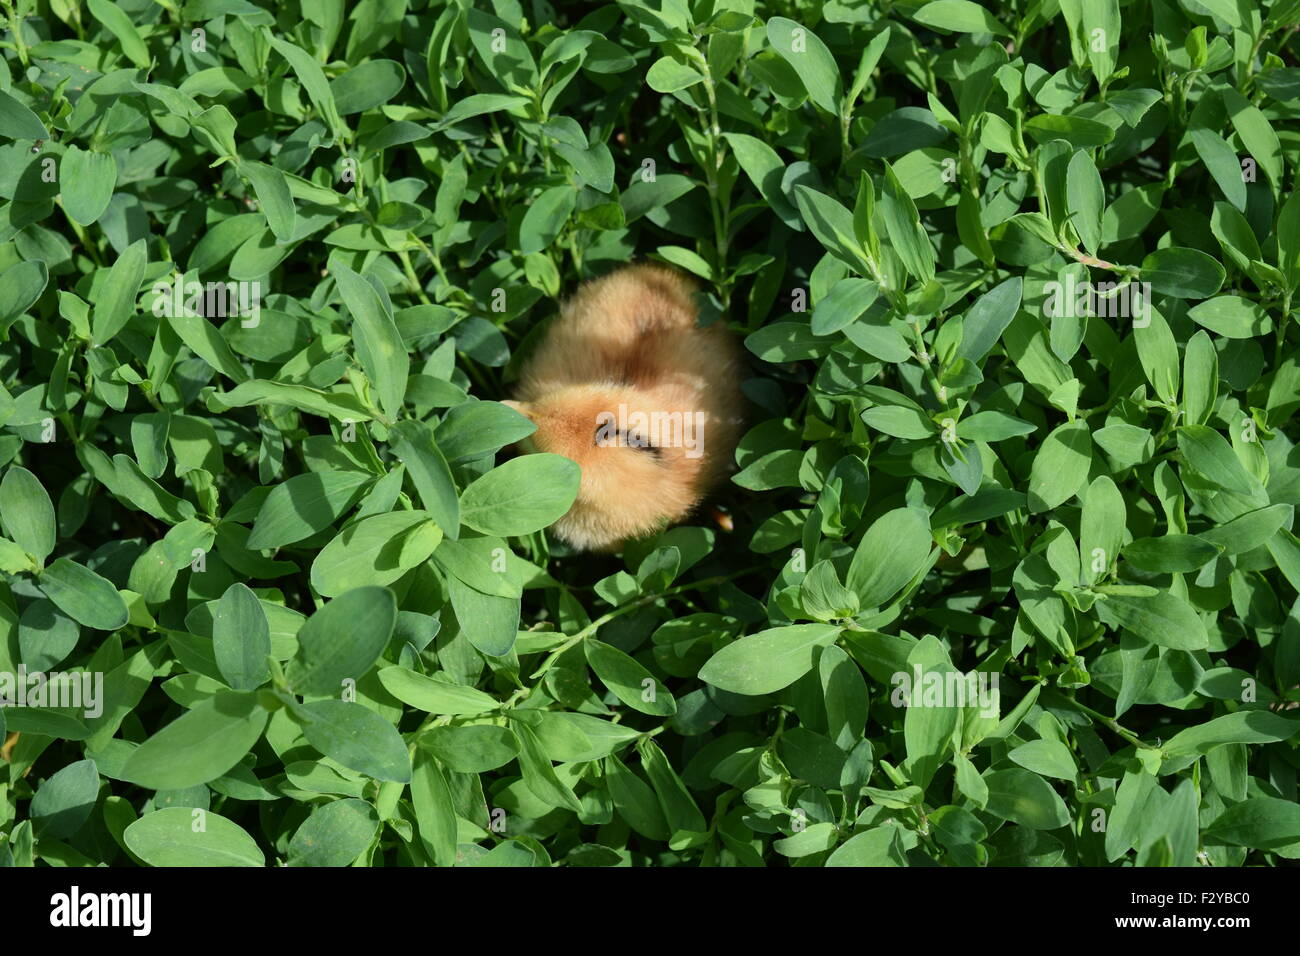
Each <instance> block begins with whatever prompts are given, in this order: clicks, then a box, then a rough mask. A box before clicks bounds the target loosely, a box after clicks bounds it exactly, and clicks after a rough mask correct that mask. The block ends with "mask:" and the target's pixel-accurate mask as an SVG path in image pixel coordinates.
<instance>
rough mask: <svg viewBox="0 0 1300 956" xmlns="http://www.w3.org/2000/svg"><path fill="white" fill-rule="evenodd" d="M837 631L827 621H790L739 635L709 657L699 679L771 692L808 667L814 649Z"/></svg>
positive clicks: (738, 690)
mask: <svg viewBox="0 0 1300 956" xmlns="http://www.w3.org/2000/svg"><path fill="white" fill-rule="evenodd" d="M839 633H840V629H839V628H838V627H832V626H830V625H828V624H794V625H790V626H788V627H773V628H769V629H768V630H765V631H760V632H758V633H757V634H750V635H747V636H745V637H741V638H739V639H737V640H735V641H732V642H731V643H730V644H728V645H726V646H725V647H723V648H722V650H720V651H718V652H717V653H716V654H714V655H713V656H712V657H711V658H709V660H708V661H707V662H706V663H705V665H704V666H703V667H701V668H700V674H699V676H700V680H702V681H704V682H705V683H706V684H712V685H713V686H714V687H717V688H719V689H721V690H726V691H731V692H732V693H733V694H745V695H746V696H749V697H757V696H759V695H761V694H772V693H775V692H776V691H778V690H780V689H781V688H783V687H788V686H789V685H790V684H793V683H794V682H795V681H797V680H798V679H799V678H800V677H802V676H803V675H804V674H806V673H808V671H810V670H812V668H813V665H814V664H815V663H816V655H817V649H818V648H822V647H825V646H827V645H828V644H830V643H832V642H833V641H834V640H835V638H836V637H837V636H838V635H839Z"/></svg>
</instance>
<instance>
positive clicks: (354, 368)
mask: <svg viewBox="0 0 1300 956" xmlns="http://www.w3.org/2000/svg"><path fill="white" fill-rule="evenodd" d="M6 10H7V11H9V16H8V18H7V23H6V25H5V27H6V32H5V34H4V38H3V41H0V49H2V50H3V57H4V64H5V69H4V70H3V71H0V339H3V341H0V429H2V431H0V468H3V478H2V479H0V531H2V532H3V535H2V536H0V579H2V580H3V585H2V586H0V694H3V695H4V696H6V697H9V698H11V699H10V700H8V701H7V703H8V704H10V706H5V707H4V708H2V709H0V733H3V734H8V735H17V736H16V737H12V738H11V739H10V741H9V746H8V747H7V748H6V750H5V762H4V763H3V764H0V865H20V866H22V865H33V864H38V865H54V866H65V865H73V866H89V865H95V864H101V863H108V864H111V865H131V864H136V865H151V866H168V865H193V864H211V865H227V866H262V865H277V864H288V865H295V866H343V865H349V864H353V863H357V864H361V865H430V864H432V865H440V866H445V865H471V866H472V865H484V866H546V865H555V864H564V865H571V866H617V865H665V866H668V865H740V866H760V865H798V866H807V865H831V866H861V865H873V866H907V865H923V864H933V863H938V864H941V865H953V866H981V865H988V864H996V865H1062V864H1064V865H1142V866H1146V865H1192V864H1196V863H1200V864H1208V865H1214V866H1220V867H1222V866H1242V865H1274V864H1276V863H1277V862H1279V861H1281V860H1293V859H1296V858H1300V814H1298V813H1297V810H1296V791H1297V769H1300V760H1297V756H1296V751H1295V747H1294V744H1295V741H1296V740H1297V737H1300V719H1297V717H1296V716H1295V714H1294V708H1295V707H1296V705H1297V703H1298V702H1300V693H1298V692H1297V687H1298V686H1300V601H1298V600H1297V589H1298V588H1300V538H1297V537H1296V535H1295V533H1294V532H1295V530H1296V529H1295V523H1294V519H1295V515H1294V509H1295V507H1296V506H1297V505H1300V451H1298V450H1297V449H1296V447H1295V441H1296V438H1297V434H1296V431H1295V427H1294V416H1295V412H1296V410H1297V409H1298V408H1300V364H1298V360H1297V349H1296V343H1297V331H1296V322H1295V321H1294V319H1295V316H1294V314H1293V313H1294V309H1293V301H1294V299H1295V295H1296V292H1297V289H1298V288H1300V193H1298V192H1297V191H1296V190H1295V173H1296V169H1297V164H1300V140H1297V138H1296V137H1295V135H1294V132H1293V129H1294V128H1293V127H1291V126H1290V122H1292V121H1294V119H1295V118H1296V115H1297V110H1298V109H1300V106H1298V105H1297V104H1298V103H1300V68H1297V67H1295V66H1291V65H1288V64H1289V63H1290V61H1291V60H1292V59H1293V58H1294V54H1293V53H1292V52H1291V51H1290V50H1289V49H1288V46H1287V44H1288V42H1289V40H1290V39H1291V37H1292V35H1293V33H1294V31H1295V28H1296V26H1297V24H1300V4H1297V3H1296V2H1294V0H1273V2H1271V3H1264V4H1255V5H1250V4H1237V3H1232V2H1229V0H1215V2H1213V3H1211V2H1207V0H1202V2H1190V0H1186V2H1179V3H1168V2H1159V3H1150V2H1146V0H1136V2H1133V3H1129V4H1126V5H1121V4H1119V3H1118V2H1116V0H1098V2H1092V0H1086V2H1082V0H1061V2H1060V3H1059V4H1057V3H1052V4H1034V3H1028V2H1012V3H1009V4H1000V5H993V4H989V5H987V6H985V5H982V4H980V3H974V2H968V0H934V2H930V3H919V2H912V3H905V4H894V5H889V4H885V5H883V6H882V5H880V4H874V3H867V2H859V0H830V2H827V3H825V4H822V3H815V4H814V3H795V2H780V3H777V2H770V3H769V2H763V3H758V2H755V0H698V2H693V3H692V2H688V0H662V2H655V3H649V2H643V0H621V2H618V3H601V4H584V5H579V6H578V7H576V8H575V7H574V6H573V5H571V4H555V5H554V7H552V5H550V4H547V3H543V2H533V0H491V2H489V0H478V2H471V0H456V2H445V0H383V2H374V0H360V2H357V3H344V2H343V0H312V2H303V3H301V5H299V4H298V3H294V2H288V3H269V2H263V3H260V4H259V3H256V2H246V0H193V2H186V3H183V4H182V3H160V4H152V3H147V2H144V0H125V2H122V3H110V2H108V0H88V2H87V3H86V4H84V5H83V4H81V3H78V2H76V0H15V2H14V3H13V4H7V5H6ZM882 11H887V12H882ZM634 258H651V259H658V260H662V261H664V262H668V263H671V264H673V265H675V266H677V267H678V268H680V269H684V270H686V271H688V272H691V273H693V274H695V275H696V276H698V277H699V278H700V279H701V280H702V284H703V287H704V289H705V295H704V296H703V299H702V313H703V314H702V319H703V321H705V322H712V321H725V322H726V323H727V324H728V325H729V326H730V327H731V328H732V330H733V331H734V332H735V333H736V334H737V336H738V337H741V338H743V340H744V343H745V346H746V349H747V352H748V359H749V363H748V370H747V372H746V374H745V382H744V389H745V393H746V395H747V396H748V398H749V400H750V403H751V414H750V421H749V428H748V431H747V433H746V434H745V435H744V437H743V439H742V440H741V442H740V446H739V448H738V449H737V450H736V452H735V465H736V469H735V472H734V473H733V476H732V478H731V480H730V481H729V482H728V483H727V485H726V487H725V488H724V489H723V490H722V491H721V492H719V493H718V494H717V495H716V497H715V499H714V500H713V501H712V502H711V503H710V505H709V506H706V507H705V508H704V509H702V510H701V511H700V512H699V513H697V515H696V516H695V517H694V519H693V520H692V522H690V523H688V524H686V525H684V526H682V527H676V528H671V529H667V530H666V531H664V532H663V533H662V534H660V535H658V536H657V537H655V538H654V539H652V540H647V541H637V542H632V543H629V544H628V545H627V546H626V547H625V549H624V550H623V551H622V552H621V554H619V555H617V556H610V555H583V554H574V553H572V552H569V551H566V550H564V549H563V548H562V547H561V546H560V545H558V544H557V543H556V542H553V541H552V540H550V539H549V538H548V536H547V534H546V532H545V529H546V527H547V526H548V525H550V524H551V523H552V522H554V521H555V520H556V519H557V518H558V517H559V516H561V515H563V514H564V513H565V512H566V510H567V509H568V508H569V507H570V505H571V504H572V502H573V500H574V497H575V495H576V494H577V492H578V488H579V480H580V474H579V470H578V468H577V466H576V465H575V464H574V463H573V462H571V461H569V460H567V459H565V458H561V457H559V456H556V455H525V456H520V457H512V456H511V454H510V451H509V446H512V445H514V444H515V443H516V442H521V441H524V440H525V439H527V437H528V435H529V434H530V433H531V430H532V425H531V423H530V422H528V421H527V419H525V418H524V417H523V416H521V415H519V414H518V413H516V412H515V411H514V410H512V409H511V408H509V407H507V406H505V405H502V404H500V403H499V401H500V400H501V399H504V398H508V397H509V395H510V393H511V388H512V382H513V381H514V379H515V378H516V375H517V369H518V365H519V361H520V359H521V357H523V356H524V355H526V354H527V352H528V350H529V348H530V347H531V346H532V345H533V344H534V343H535V342H536V340H537V337H538V336H539V335H542V334H544V329H545V322H546V320H547V319H548V318H549V317H550V315H551V314H553V312H554V310H555V305H554V301H555V299H556V298H557V297H559V296H561V295H563V294H566V293H568V292H570V291H571V290H572V289H573V288H574V287H575V285H576V284H577V283H578V282H580V281H581V280H583V279H584V278H588V277H592V276H596V275H600V274H603V273H604V272H607V271H608V270H609V269H611V268H613V267H615V266H617V265H619V264H622V263H625V262H627V261H629V260H631V259H634ZM715 505H716V506H718V507H721V508H722V509H724V511H725V512H726V514H727V516H726V517H724V518H719V519H717V520H715V518H714V513H713V512H712V510H711V509H712V507H713V506H715ZM20 669H23V670H26V671H41V672H43V673H45V672H48V673H50V674H63V675H68V678H67V679H64V680H63V681H62V682H61V683H58V682H52V683H50V684H49V685H48V686H46V687H45V688H44V689H43V690H39V691H38V692H37V695H36V696H33V695H32V688H30V687H27V686H24V688H23V694H22V699H18V690H17V689H16V687H15V680H14V677H15V675H16V674H17V673H18V672H19V671H20ZM83 678H84V679H85V682H84V683H83V680H82V679H83ZM51 680H52V678H51ZM74 690H75V691H76V693H77V696H73V695H72V692H73V691H74Z"/></svg>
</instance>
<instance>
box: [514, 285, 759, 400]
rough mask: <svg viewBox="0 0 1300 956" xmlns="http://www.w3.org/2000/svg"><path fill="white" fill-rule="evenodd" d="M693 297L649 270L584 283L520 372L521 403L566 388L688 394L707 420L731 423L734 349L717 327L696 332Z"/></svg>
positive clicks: (735, 395)
mask: <svg viewBox="0 0 1300 956" xmlns="http://www.w3.org/2000/svg"><path fill="white" fill-rule="evenodd" d="M696 289H697V287H696V286H695V284H694V283H693V282H691V281H690V280H689V279H687V278H686V277H685V276H683V275H680V274H679V273H677V272H674V271H672V270H670V269H667V268H663V267H661V266H655V265H648V264H641V265H633V266H628V267H626V268H623V269H619V270H617V271H615V272H612V273H610V274H609V275H607V276H604V277H602V278H600V279H596V280H593V281H591V282H587V283H584V284H583V285H582V286H580V287H579V288H578V290H577V291H576V292H575V293H574V295H573V296H572V297H571V298H570V299H569V300H568V301H567V302H565V303H564V304H563V305H562V306H561V309H560V314H559V316H558V317H557V318H556V319H555V321H554V322H553V323H552V324H551V326H550V327H549V328H548V329H547V330H546V334H545V336H544V337H543V341H542V342H541V343H540V344H539V346H538V347H537V350H536V351H535V352H534V353H533V355H532V357H531V359H530V360H529V362H528V363H527V366H526V367H525V368H524V370H523V374H522V377H521V382H520V398H522V399H523V400H524V401H532V400H535V399H537V398H540V397H542V396H544V395H547V394H551V393H553V392H555V391H556V390H558V389H561V388H564V387H566V386H570V385H586V384H605V385H611V386H632V387H634V388H640V389H648V390H654V391H659V390H663V391H665V392H666V393H667V394H672V395H675V396H681V395H682V394H683V393H685V394H690V395H692V396H693V397H694V398H695V399H696V404H697V405H698V406H699V407H702V408H704V409H705V410H707V411H710V412H712V413H713V415H711V417H714V416H716V417H717V418H719V419H730V418H733V417H735V416H736V414H737V413H738V412H739V395H738V392H737V391H736V386H735V384H734V383H735V381H736V378H737V375H738V372H739V358H738V355H737V353H736V348H735V343H734V342H733V341H732V339H731V336H730V335H729V334H728V333H727V330H726V329H725V328H724V327H723V324H722V323H720V322H719V323H715V324H714V325H713V326H710V327H709V328H707V329H701V328H699V327H698V326H697V325H696V315H697V313H698V309H697V308H696V305H695V301H694V293H695V291H696ZM711 386H712V387H711Z"/></svg>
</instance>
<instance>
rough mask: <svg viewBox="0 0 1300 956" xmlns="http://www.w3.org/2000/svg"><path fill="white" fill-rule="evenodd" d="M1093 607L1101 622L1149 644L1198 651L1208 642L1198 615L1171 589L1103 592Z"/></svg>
mask: <svg viewBox="0 0 1300 956" xmlns="http://www.w3.org/2000/svg"><path fill="white" fill-rule="evenodd" d="M1096 607H1097V610H1098V613H1099V614H1100V615H1101V618H1102V620H1103V621H1106V622H1107V623H1108V624H1111V625H1112V626H1117V627H1122V628H1124V629H1125V630H1126V631H1130V632H1132V633H1133V634H1134V635H1136V636H1137V637H1140V638H1141V639H1142V640H1144V641H1147V642H1149V643H1151V644H1158V645H1160V646H1161V647H1171V648H1173V649H1175V650H1180V651H1198V650H1202V649H1204V648H1205V647H1207V646H1208V645H1209V637H1208V636H1207V635H1206V633H1205V625H1204V624H1203V623H1201V619H1200V617H1199V616H1197V614H1196V612H1195V611H1194V610H1192V608H1191V607H1189V606H1188V604H1187V603H1186V602H1185V601H1184V600H1183V599H1182V598H1180V597H1177V596H1176V595H1174V594H1173V593H1172V592H1169V591H1160V592H1157V593H1156V594H1154V595H1152V596H1150V597H1134V596H1131V595H1127V594H1107V595H1106V599H1105V600H1104V601H1100V602H1098V604H1097V605H1096Z"/></svg>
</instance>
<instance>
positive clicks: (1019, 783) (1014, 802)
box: [984, 769, 1070, 830]
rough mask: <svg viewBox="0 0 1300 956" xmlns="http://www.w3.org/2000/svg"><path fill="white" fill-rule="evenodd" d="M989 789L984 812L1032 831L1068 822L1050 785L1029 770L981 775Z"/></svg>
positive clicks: (1067, 812) (1063, 807) (1065, 812)
mask: <svg viewBox="0 0 1300 956" xmlns="http://www.w3.org/2000/svg"><path fill="white" fill-rule="evenodd" d="M984 782H985V783H986V784H987V785H988V788H989V801H988V806H987V807H985V810H986V811H987V812H988V813H990V814H991V815H993V816H994V817H997V818H998V819H1001V820H1010V821H1011V822H1012V823H1017V824H1019V825H1020V826H1023V827H1029V828H1030V829H1031V830H1055V829H1057V828H1059V827H1063V826H1065V825H1066V824H1067V823H1069V822H1070V812H1069V810H1067V809H1066V806H1065V802H1064V801H1063V800H1062V799H1061V798H1060V796H1059V795H1058V794H1057V793H1056V791H1055V790H1053V789H1052V785H1051V784H1049V783H1048V782H1047V781H1046V780H1044V779H1043V778H1042V777H1040V776H1038V774H1036V773H1030V772H1029V771H1028V770H1020V769H1010V770H997V771H994V772H992V773H986V774H984Z"/></svg>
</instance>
